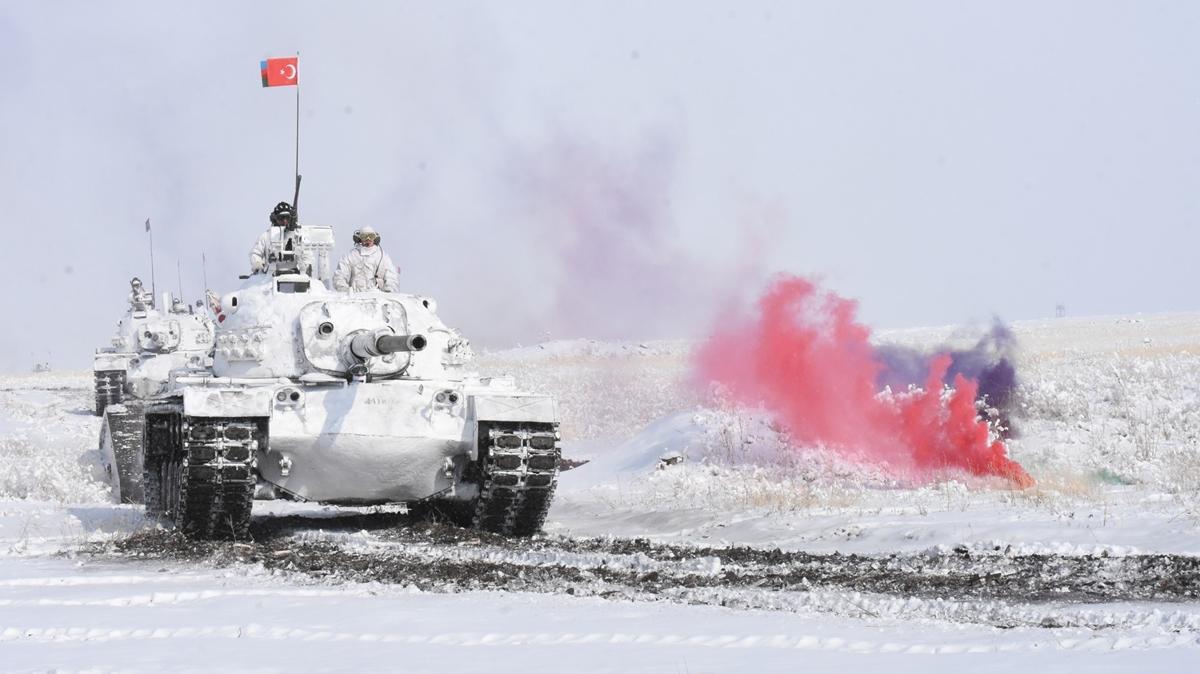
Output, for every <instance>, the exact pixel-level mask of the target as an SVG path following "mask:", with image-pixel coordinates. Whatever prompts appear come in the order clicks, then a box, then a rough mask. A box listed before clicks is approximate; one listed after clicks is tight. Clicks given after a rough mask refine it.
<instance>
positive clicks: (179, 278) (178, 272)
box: [175, 258, 183, 302]
mask: <svg viewBox="0 0 1200 674" xmlns="http://www.w3.org/2000/svg"><path fill="white" fill-rule="evenodd" d="M175 281H176V282H177V283H179V300H180V301H181V302H182V301H183V263H182V262H180V261H179V258H175Z"/></svg>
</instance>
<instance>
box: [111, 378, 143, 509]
mask: <svg viewBox="0 0 1200 674" xmlns="http://www.w3.org/2000/svg"><path fill="white" fill-rule="evenodd" d="M144 420H145V418H144V417H143V416H142V406H141V405H140V404H138V403H136V402H131V403H130V404H127V405H110V406H109V407H107V408H106V409H105V410H104V423H103V424H102V425H101V427H100V460H101V462H102V463H103V465H104V471H105V473H107V474H108V478H109V485H111V486H112V490H113V495H114V496H115V497H116V500H117V503H141V502H142V499H143V494H142V480H143V475H142V427H143V426H144Z"/></svg>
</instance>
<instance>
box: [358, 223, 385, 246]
mask: <svg viewBox="0 0 1200 674" xmlns="http://www.w3.org/2000/svg"><path fill="white" fill-rule="evenodd" d="M352 238H353V240H354V243H358V244H362V243H366V242H367V241H374V242H375V244H376V245H378V244H379V241H380V239H381V238H382V237H380V236H379V232H376V231H375V228H374V227H371V226H370V225H367V226H366V227H359V228H358V229H356V230H354V236H353V237H352Z"/></svg>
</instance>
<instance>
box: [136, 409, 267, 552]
mask: <svg viewBox="0 0 1200 674" xmlns="http://www.w3.org/2000/svg"><path fill="white" fill-rule="evenodd" d="M266 438H267V421H266V420H265V419H255V418H206V417H189V416H184V415H183V414H182V413H181V411H180V410H178V409H175V410H164V408H163V407H162V406H155V408H154V409H153V410H151V411H149V412H147V414H146V468H145V486H146V512H147V513H148V514H151V515H157V516H160V517H164V518H166V519H167V520H169V521H172V522H174V523H175V526H176V527H178V528H179V530H180V531H182V532H183V533H184V534H185V535H187V536H189V537H192V538H203V539H209V538H232V539H235V540H237V539H244V538H246V537H247V529H248V527H249V525H250V510H251V508H252V506H253V504H254V486H255V484H256V483H257V482H258V478H257V476H256V474H255V466H254V454H255V451H257V449H258V448H259V447H262V446H265V444H266Z"/></svg>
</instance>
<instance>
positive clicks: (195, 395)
mask: <svg viewBox="0 0 1200 674" xmlns="http://www.w3.org/2000/svg"><path fill="white" fill-rule="evenodd" d="M287 236H288V237H290V243H287V244H286V245H285V246H284V247H283V248H284V249H283V250H282V251H280V252H279V254H278V255H274V256H273V257H272V260H273V262H272V264H271V265H270V268H269V269H268V270H267V271H266V273H260V274H255V275H252V276H250V277H249V278H248V279H247V280H246V281H245V282H244V283H243V284H242V285H241V287H240V288H239V289H238V290H236V291H234V292H231V293H228V294H227V295H225V296H224V297H220V298H216V297H215V296H214V297H213V298H211V300H210V306H211V308H212V310H213V314H214V317H215V320H216V322H215V347H214V351H213V366H212V368H211V370H209V371H205V372H199V373H186V372H177V373H176V374H175V375H173V376H172V379H171V384H170V386H169V387H168V390H167V391H165V392H164V393H161V394H159V395H156V396H153V397H152V398H151V399H149V400H148V401H147V402H146V405H145V410H144V415H145V435H144V471H145V472H144V474H145V488H146V508H147V511H148V512H150V513H151V514H157V515H160V516H163V517H165V518H167V519H168V520H171V521H173V522H175V524H176V525H178V526H179V527H180V528H181V529H182V530H183V531H184V532H185V533H187V534H189V535H192V536H196V537H206V538H207V537H235V538H236V537H241V536H244V535H245V534H246V531H247V527H248V524H249V518H250V510H251V504H252V500H253V499H254V498H255V495H256V494H257V496H258V497H259V498H287V499H294V500H300V501H314V502H320V503H330V504H347V505H370V504H389V503H408V504H427V505H432V506H433V507H435V508H436V509H437V510H439V511H441V512H442V513H444V514H445V515H446V516H448V517H449V518H450V519H451V520H452V521H454V522H455V523H457V524H459V525H461V526H468V527H475V528H480V529H484V530H488V531H492V532H497V533H501V534H506V535H516V536H521V535H529V534H532V533H534V532H536V531H537V530H538V529H540V527H541V525H542V522H543V520H544V519H545V516H546V512H547V510H548V509H549V507H550V502H551V498H552V496H553V493H554V489H555V484H556V481H557V474H558V458H559V453H560V452H559V436H558V420H559V419H558V411H557V406H556V402H555V400H554V399H553V398H551V397H549V396H545V395H535V394H531V393H525V392H521V391H518V390H517V389H516V388H515V387H514V386H513V383H512V382H511V380H507V379H500V378H479V377H475V376H470V375H467V374H465V373H464V372H463V366H464V365H465V363H466V362H467V360H468V359H469V357H470V345H469V343H468V342H467V341H466V340H465V339H462V338H461V337H460V336H459V335H458V333H457V332H456V331H454V330H452V329H450V328H448V327H447V326H446V325H445V324H443V323H442V321H441V320H440V319H439V318H438V316H437V314H436V311H435V310H436V307H435V305H434V303H433V301H432V300H430V299H428V298H423V297H420V296H416V295H406V294H401V293H389V292H383V291H378V290H369V291H364V292H334V291H331V290H329V289H328V288H327V285H326V283H327V282H328V279H329V276H328V274H327V272H323V271H321V270H328V268H329V265H328V264H327V254H328V250H327V245H326V244H325V243H320V242H329V243H331V242H332V233H331V230H329V228H327V227H298V228H296V229H295V231H294V232H290V233H288V234H287ZM305 242H307V244H306V243H305ZM314 242H317V243H314ZM288 250H297V251H304V252H305V259H307V260H311V262H310V263H309V265H308V266H306V267H305V268H303V269H300V268H299V267H298V266H297V265H296V264H294V262H295V259H297V258H296V256H292V257H291V258H289V255H288V253H287V251H288ZM312 270H317V271H312ZM310 271H312V274H313V275H312V276H310V275H309V274H308V273H306V272H310Z"/></svg>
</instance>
